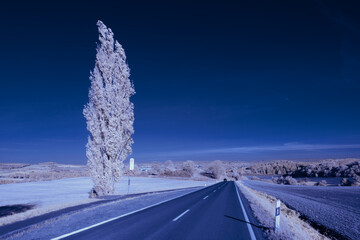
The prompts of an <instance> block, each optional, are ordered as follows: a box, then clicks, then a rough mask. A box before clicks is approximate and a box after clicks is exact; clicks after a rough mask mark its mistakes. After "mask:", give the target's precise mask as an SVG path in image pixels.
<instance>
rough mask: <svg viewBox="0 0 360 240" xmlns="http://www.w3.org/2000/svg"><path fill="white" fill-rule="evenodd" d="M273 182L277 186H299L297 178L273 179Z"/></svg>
mask: <svg viewBox="0 0 360 240" xmlns="http://www.w3.org/2000/svg"><path fill="white" fill-rule="evenodd" d="M272 181H273V182H274V183H276V184H284V185H296V184H298V182H297V180H296V179H295V178H292V177H291V176H286V177H282V176H281V177H273V178H272Z"/></svg>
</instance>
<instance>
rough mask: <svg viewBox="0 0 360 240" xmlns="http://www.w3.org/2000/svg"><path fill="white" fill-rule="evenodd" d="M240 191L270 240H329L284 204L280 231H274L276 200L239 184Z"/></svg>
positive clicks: (240, 182)
mask: <svg viewBox="0 0 360 240" xmlns="http://www.w3.org/2000/svg"><path fill="white" fill-rule="evenodd" d="M237 184H238V186H239V188H240V191H241V192H242V193H243V194H244V196H245V197H246V198H247V200H248V201H249V202H250V207H251V209H252V211H253V213H254V216H255V217H256V218H257V220H258V221H259V222H260V224H261V225H262V226H263V227H266V228H268V229H267V230H266V235H267V237H268V239H269V240H277V239H296V240H329V238H327V237H326V236H324V235H322V234H320V233H319V232H318V231H316V230H315V229H314V228H312V227H311V226H310V224H308V223H306V222H304V221H302V220H301V219H300V218H299V213H297V212H296V211H294V210H291V209H289V208H287V207H286V206H285V205H283V204H282V206H281V218H280V228H279V231H277V232H275V231H274V223H275V215H274V210H275V204H276V198H274V197H271V196H269V195H267V194H264V193H261V192H258V191H255V190H253V189H250V188H248V187H246V186H244V184H243V183H242V181H239V182H237Z"/></svg>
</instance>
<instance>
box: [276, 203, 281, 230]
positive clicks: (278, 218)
mask: <svg viewBox="0 0 360 240" xmlns="http://www.w3.org/2000/svg"><path fill="white" fill-rule="evenodd" d="M279 228H280V200H277V201H276V208H275V232H278V231H279Z"/></svg>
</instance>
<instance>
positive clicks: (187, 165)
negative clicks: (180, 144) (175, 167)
mask: <svg viewBox="0 0 360 240" xmlns="http://www.w3.org/2000/svg"><path fill="white" fill-rule="evenodd" d="M182 169H183V171H184V173H185V174H186V175H188V177H192V176H194V174H195V172H196V166H195V163H194V162H193V161H191V160H188V161H185V162H184V163H183V166H182Z"/></svg>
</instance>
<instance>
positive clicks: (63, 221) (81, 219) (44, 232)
mask: <svg viewBox="0 0 360 240" xmlns="http://www.w3.org/2000/svg"><path fill="white" fill-rule="evenodd" d="M199 189H201V187H198V188H187V189H181V190H175V191H169V192H160V193H153V194H147V195H142V196H136V197H130V198H127V199H122V200H118V201H114V202H110V203H106V204H101V205H96V206H92V207H88V208H83V209H80V210H78V211H75V212H71V213H67V214H62V215H60V216H58V217H56V218H52V219H49V220H45V221H42V222H40V223H38V224H34V225H31V226H29V227H27V228H24V229H22V230H20V231H17V232H11V233H8V234H6V235H3V236H0V239H4V240H5V239H6V240H10V239H11V240H27V239H28V240H32V239H51V238H54V237H58V236H61V235H63V234H67V233H69V232H73V231H76V230H79V229H82V228H84V227H88V226H91V225H93V224H96V223H99V222H102V221H105V220H108V219H111V218H114V217H118V216H120V215H122V214H126V213H129V212H132V211H135V210H139V209H141V208H144V207H148V206H150V205H153V204H157V203H159V202H163V201H168V200H171V199H173V198H176V197H180V196H183V195H185V194H188V193H190V192H193V191H196V190H199Z"/></svg>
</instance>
